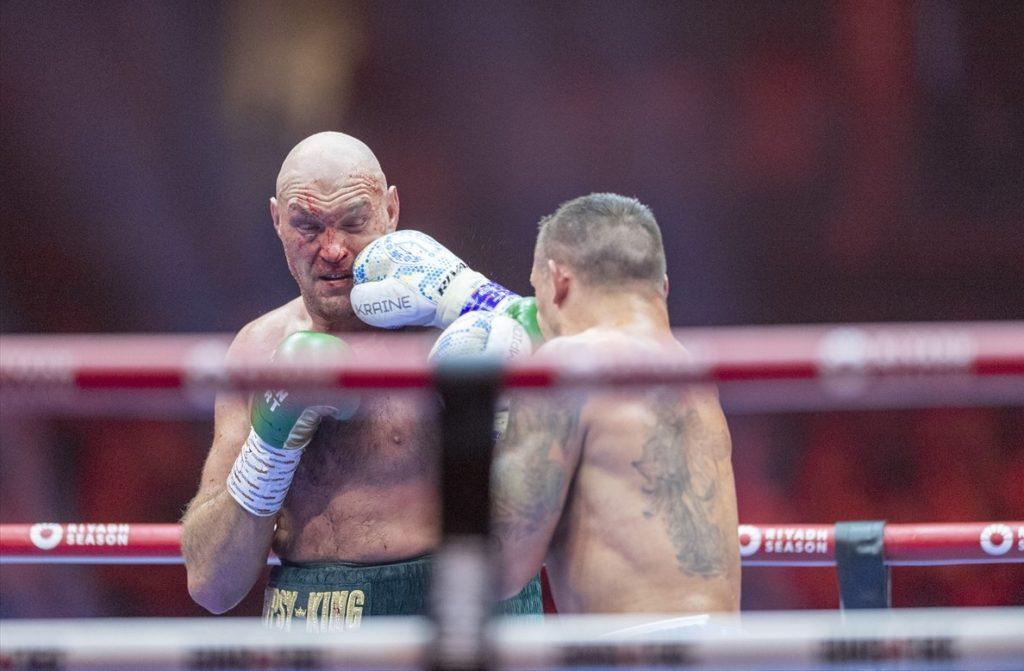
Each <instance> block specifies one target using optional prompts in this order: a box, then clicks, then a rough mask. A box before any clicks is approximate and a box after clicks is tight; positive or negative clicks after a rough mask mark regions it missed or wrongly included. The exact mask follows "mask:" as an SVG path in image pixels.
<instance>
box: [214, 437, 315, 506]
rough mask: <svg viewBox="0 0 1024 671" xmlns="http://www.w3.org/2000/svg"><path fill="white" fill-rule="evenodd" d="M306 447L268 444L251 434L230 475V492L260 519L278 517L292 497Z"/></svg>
mask: <svg viewBox="0 0 1024 671" xmlns="http://www.w3.org/2000/svg"><path fill="white" fill-rule="evenodd" d="M302 451H303V448H301V447H300V448H298V449H282V448H278V447H274V446H272V445H268V444H267V443H266V442H264V441H263V439H261V438H260V437H259V436H257V435H256V432H255V431H249V437H248V438H246V439H245V445H243V446H242V451H241V452H239V454H238V458H237V459H235V465H234V466H232V467H231V473H230V474H228V492H230V493H231V497H232V498H233V499H235V501H237V502H238V505H240V506H242V507H243V508H245V509H246V510H248V511H249V512H250V513H252V514H253V515H257V516H259V517H270V516H271V515H275V514H277V511H279V510H280V509H281V505H282V504H283V503H284V497H285V496H287V495H288V488H289V487H291V484H292V478H293V477H294V476H295V469H297V468H298V467H299V459H300V458H301V457H302Z"/></svg>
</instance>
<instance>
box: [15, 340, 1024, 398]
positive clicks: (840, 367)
mask: <svg viewBox="0 0 1024 671" xmlns="http://www.w3.org/2000/svg"><path fill="white" fill-rule="evenodd" d="M676 335H677V337H678V339H679V340H680V341H681V342H683V343H684V344H686V345H687V347H688V348H689V350H690V354H689V355H686V356H683V355H680V356H678V357H666V356H659V357H657V358H655V359H651V358H646V359H639V358H627V359H623V358H621V357H603V358H594V357H586V358H582V357H581V358H572V357H570V358H568V359H566V357H564V355H560V359H559V360H557V361H556V360H552V359H545V358H543V357H541V358H534V359H531V360H528V361H525V362H520V363H515V364H513V365H512V366H511V367H510V368H509V370H508V372H507V375H506V383H507V385H508V386H511V387H551V386H563V385H581V384H637V385H649V384H657V383H684V382H733V381H799V380H823V381H837V380H840V381H846V382H849V381H850V380H856V379H861V380H864V379H867V380H877V379H880V378H887V379H893V378H898V379H903V380H906V379H907V378H920V377H922V376H924V377H928V378H929V379H931V378H933V377H935V376H943V377H951V376H967V377H969V378H974V379H977V378H994V377H1012V378H1013V380H1014V382H1015V386H1014V388H1013V393H1016V394H1019V395H1020V398H1021V399H1024V380H1022V379H1020V378H1024V322H992V323H966V324H956V323H950V324H895V325H878V324H874V325H843V326H777V327H742V328H723V329H679V330H677V331H676ZM350 340H352V342H353V344H357V343H359V342H364V343H366V346H367V348H368V349H369V350H371V351H370V352H368V354H367V355H366V356H362V355H361V356H360V357H359V359H358V360H354V361H352V362H349V363H346V364H344V365H333V366H318V367H313V366H297V365H291V366H285V365H280V364H271V363H268V362H266V361H244V362H238V364H237V365H231V366H228V365H225V364H224V362H223V355H224V353H225V351H226V347H227V343H228V340H227V339H226V338H225V337H223V336H38V335H33V336H2V337H0V383H2V384H3V385H4V387H5V388H6V389H9V390H14V389H17V390H26V389H51V390H52V389H78V390H93V389H106V390H111V389H120V390H125V389H148V390H167V389H185V388H188V389H197V388H200V389H202V388H207V389H208V388H217V389H225V388H231V389H244V390H255V389H263V388H266V387H268V386H271V387H273V386H287V385H290V386H292V387H294V386H296V385H299V386H302V385H306V386H315V387H346V388H416V387H426V386H429V385H430V384H431V383H432V369H431V367H429V366H428V365H427V364H426V363H425V358H426V357H425V353H426V348H427V347H428V346H429V340H427V341H426V344H425V341H424V339H423V338H422V337H419V338H417V337H415V336H412V337H410V336H401V335H398V336H396V337H395V338H392V339H390V340H389V341H388V343H387V345H386V346H384V345H382V344H381V342H380V340H379V339H378V340H372V339H368V338H367V337H366V336H355V335H354V336H352V337H351V338H350ZM373 351H375V352H376V356H374V355H373Z"/></svg>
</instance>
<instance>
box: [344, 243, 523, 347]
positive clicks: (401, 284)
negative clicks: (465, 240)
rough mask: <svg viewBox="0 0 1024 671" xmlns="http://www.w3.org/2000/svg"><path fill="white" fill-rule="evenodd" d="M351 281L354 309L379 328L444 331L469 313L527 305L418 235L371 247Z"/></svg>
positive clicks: (363, 253) (358, 259)
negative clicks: (415, 327) (429, 327)
mask: <svg viewBox="0 0 1024 671" xmlns="http://www.w3.org/2000/svg"><path fill="white" fill-rule="evenodd" d="M352 278H353V283H354V286H353V287H352V294H351V299H352V309H353V310H354V311H355V313H356V316H357V317H359V319H360V320H362V321H363V322H365V323H367V324H369V325H370V326H376V327H378V328H388V329H394V328H399V327H402V326H434V327H436V328H445V327H447V326H449V325H450V324H451V323H452V322H454V321H455V320H456V319H457V318H458V317H459V315H462V314H465V313H467V312H471V311H473V310H497V311H499V312H505V311H508V309H509V308H510V307H511V306H512V304H513V303H517V302H521V301H525V300H527V299H523V298H522V297H521V296H519V295H517V294H514V293H512V292H511V291H509V290H508V289H506V288H505V287H503V286H501V285H500V284H496V283H494V282H491V281H490V280H488V279H487V278H486V277H484V276H483V275H481V274H480V273H478V272H475V271H473V270H470V268H469V267H468V266H467V265H466V264H465V262H464V261H462V259H460V258H459V257H457V256H455V255H454V254H452V253H451V252H450V251H448V250H447V249H446V248H445V247H444V246H443V245H441V244H440V243H439V242H437V241H436V240H434V239H433V238H432V237H430V236H429V235H426V234H424V233H420V232H419V231H410V230H401V231H395V232H394V233H389V234H388V235H385V236H383V237H380V238H377V239H376V240H374V241H373V242H371V243H370V244H369V245H367V246H366V247H365V248H364V249H363V251H361V252H360V253H359V256H357V257H356V260H355V263H354V264H353V266H352Z"/></svg>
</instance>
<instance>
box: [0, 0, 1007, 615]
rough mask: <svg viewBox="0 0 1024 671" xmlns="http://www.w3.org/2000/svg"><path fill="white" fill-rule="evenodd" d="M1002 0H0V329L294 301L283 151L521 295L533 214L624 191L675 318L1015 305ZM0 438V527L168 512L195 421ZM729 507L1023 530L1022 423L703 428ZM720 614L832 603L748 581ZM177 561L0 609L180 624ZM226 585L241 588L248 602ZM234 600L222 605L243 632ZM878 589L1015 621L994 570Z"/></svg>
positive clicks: (106, 424)
mask: <svg viewBox="0 0 1024 671" xmlns="http://www.w3.org/2000/svg"><path fill="white" fill-rule="evenodd" d="M1022 36H1024V3H1020V2H1016V1H1010V2H969V1H966V0H964V1H960V2H956V1H940V0H919V1H916V2H915V1H911V0H894V1H873V0H872V1H869V0H836V1H834V2H827V3H822V2H816V1H789V2H773V1H750V2H700V3H697V2H682V3H670V2H640V3H637V2H622V1H604V0H602V1H594V2H585V3H584V2H579V3H568V2H566V3H563V2H555V3H539V2H474V1H465V2H460V1H453V2H382V3H375V2H374V3H362V2H343V1H324V2H308V1H295V2H286V1H284V0H221V1H215V2H170V1H157V0H153V1H146V2H141V1H140V2H136V1H131V0H124V1H120V2H111V1H103V0H101V1H99V2H62V3H40V2H34V1H22V0H4V2H3V3H2V4H0V98H2V99H0V115H2V116H0V145H2V147H0V152H2V180H3V181H2V184H3V201H2V202H3V210H4V218H3V219H4V221H3V225H2V226H0V330H2V332H3V333H36V332H45V333H57V332H168V331H170V332H182V331H234V330H237V329H238V328H239V327H240V326H241V325H243V324H244V323H246V322H247V321H249V320H251V319H252V318H254V317H255V316H257V315H259V314H261V313H263V312H265V311H266V310H268V309H270V308H273V307H276V306H278V305H280V304H282V303H284V302H286V301H287V300H289V299H290V298H292V297H294V296H295V295H296V294H297V292H296V288H295V285H294V283H293V281H292V280H291V278H290V277H289V275H288V272H287V268H286V267H285V264H284V260H283V256H282V254H281V250H280V246H279V243H278V241H277V238H276V237H275V235H274V234H273V231H272V228H271V225H270V219H269V216H268V213H267V199H268V198H269V196H271V195H272V193H273V188H274V179H275V177H276V173H277V169H278V167H279V165H280V161H281V159H282V158H283V157H284V155H285V154H286V153H287V151H288V150H289V149H290V148H291V146H292V145H294V144H295V143H296V142H297V141H298V140H300V139H301V138H302V137H304V136H306V135H308V134H310V133H312V132H315V131H318V130H324V129H337V130H343V131H346V132H348V133H351V134H353V135H355V136H357V137H359V138H360V139H362V140H364V141H365V142H366V143H367V144H369V145H370V146H371V147H372V148H373V149H374V151H375V152H376V153H377V155H378V157H379V158H380V161H381V164H382V165H383V167H384V170H385V173H386V174H387V176H388V179H389V181H390V182H391V183H393V184H395V185H397V186H398V189H399V193H400V195H401V202H402V217H401V225H402V226H404V227H406V228H416V229H421V230H423V231H425V232H427V233H430V234H431V235H434V236H435V237H437V238H438V239H439V240H441V241H442V242H445V243H447V244H449V245H450V246H451V247H452V249H454V250H455V251H456V252H457V253H459V254H460V255H461V256H462V257H463V258H464V259H465V260H466V261H467V262H468V263H469V264H470V265H471V266H472V267H474V268H476V269H478V270H480V271H482V272H483V273H485V274H486V275H488V276H490V277H492V278H495V279H497V280H499V281H501V282H502V283H504V284H506V285H508V286H510V287H511V288H513V289H515V290H518V291H520V292H528V291H529V284H528V279H527V278H528V274H529V265H530V259H531V252H532V243H533V239H534V231H535V227H536V222H537V220H538V219H539V218H540V217H541V216H542V215H544V214H547V213H549V212H551V211H553V210H554V209H555V207H556V206H557V205H558V204H559V203H560V202H562V201H564V200H567V199H569V198H572V197H575V196H578V195H581V194H584V193H588V192H592V191H615V192H619V193H623V194H627V195H634V196H636V197H638V198H639V199H640V200H642V201H644V202H645V203H647V204H649V205H650V206H651V207H652V208H653V210H654V212H655V214H656V216H657V217H658V219H659V221H660V223H661V226H662V230H663V233H664V239H665V246H666V252H667V255H668V258H669V276H670V280H671V285H672V292H671V295H670V297H669V303H670V311H671V315H672V319H673V323H674V324H675V325H678V326H687V325H733V324H781V323H786V324H789V323H823V322H851V321H948V320H1000V319H1021V318H1024V281H1022V279H1021V277H1022V271H1021V268H1024V38H1022ZM3 415H4V416H3V418H2V421H0V439H2V449H0V484H2V487H0V522H36V521H96V522H171V521H175V520H177V518H178V517H179V515H180V513H181V511H182V507H183V506H184V505H185V503H186V502H187V501H188V499H189V498H190V497H191V496H192V494H193V493H194V491H195V488H196V486H197V483H198V478H199V470H200V467H201V464H202V460H203V457H204V456H205V453H206V450H207V449H208V447H209V443H210V439H211V423H210V422H208V421H189V422H182V421H169V420H140V419H131V420H124V419H121V418H90V419H82V418H57V419H52V420H49V419H28V418H18V417H11V416H9V415H10V413H7V412H5V413H3ZM730 425H731V427H732V430H733V435H734V450H735V452H734V454H735V455H736V458H735V462H736V469H737V480H738V487H739V503H740V512H741V520H742V521H746V522H752V523H757V522H832V521H835V520H841V519H888V520H889V521H892V522H933V521H973V520H979V521H980V520H987V519H1000V518H1002V519H1020V518H1021V517H1024V515H1022V513H1024V411H1022V409H1021V408H983V409H979V408H938V409H930V410H914V411H906V410H893V411H884V412H882V411H871V412H828V413H814V414H810V413H807V414H803V413H788V414H779V415H764V416H761V415H758V416H751V415H747V416H736V417H731V418H730ZM744 578H745V584H744V590H745V592H744V600H743V601H744V607H746V608H801V607H835V606H836V605H837V603H838V595H837V590H836V586H835V578H834V572H833V571H831V570H825V569H822V570H818V569H812V570H808V569H801V570H780V569H770V568H760V569H748V570H747V571H745V574H744ZM184 585H185V581H184V570H183V569H182V568H181V567H160V568H131V567H57V568H41V567H11V566H3V567H2V585H0V616H25V615H33V616H67V615H93V614H96V615H118V614H130V615H184V614H197V613H199V612H200V610H199V609H198V607H196V606H194V605H193V604H192V603H191V601H190V600H189V598H188V596H187V594H186V592H185V587H184ZM257 591H258V590H257ZM258 597H259V595H258V594H256V595H253V598H250V599H249V600H247V601H246V602H245V603H244V604H243V605H242V606H240V607H239V609H238V610H237V611H236V612H237V613H239V614H251V613H255V612H257V609H258V601H259V598H258ZM894 602H895V604H896V605H898V606H910V605H997V604H1024V569H1022V568H1021V567H1019V566H1010V565H1007V566H988V567H985V566H970V567H956V568H947V569H920V568H917V569H900V570H898V571H897V572H896V575H895V589H894Z"/></svg>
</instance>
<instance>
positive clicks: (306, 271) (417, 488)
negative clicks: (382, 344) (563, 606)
mask: <svg viewBox="0 0 1024 671" xmlns="http://www.w3.org/2000/svg"><path fill="white" fill-rule="evenodd" d="M270 217H271V220H272V222H273V226H274V230H275V232H276V233H277V236H278V238H279V239H280V240H281V245H282V247H283V249H284V256H285V260H286V261H287V264H288V268H289V270H290V271H291V274H292V276H293V277H294V278H295V282H296V283H297V284H298V288H299V294H300V295H299V296H298V297H297V298H295V299H294V300H292V301H290V302H288V303H286V304H284V305H282V306H281V307H279V308H277V309H275V310H272V311H270V312H268V313H266V314H264V315H263V316H261V317H259V318H257V319H255V320H254V321H252V322H251V323H249V324H248V325H246V326H245V327H244V328H242V330H241V331H240V332H239V333H238V335H237V337H236V338H235V340H234V342H233V343H232V345H231V348H230V350H229V353H228V357H229V360H234V361H246V360H254V359H255V360H267V359H271V358H276V359H280V360H286V361H296V362H317V361H337V360H343V359H344V358H345V357H348V356H354V355H358V352H352V351H350V349H349V347H348V346H347V345H346V344H345V343H344V336H345V334H346V333H349V332H354V331H367V330H369V329H370V327H369V326H367V325H365V324H363V323H362V322H361V321H360V320H359V319H357V318H356V316H355V314H354V312H353V307H352V301H351V300H350V292H351V290H352V285H353V277H352V275H353V262H354V259H355V258H356V256H357V255H358V254H359V253H360V251H362V250H363V248H364V247H366V246H367V245H368V244H369V243H371V242H372V241H374V240H375V239H377V238H379V237H381V236H383V235H385V234H388V233H391V232H393V231H394V230H395V229H396V227H397V225H398V218H399V200H398V191H397V190H396V188H395V187H394V186H389V185H388V183H387V181H386V179H385V177H384V173H383V171H382V170H381V167H380V164H379V163H378V161H377V158H376V157H375V156H374V154H373V152H372V151H371V150H370V149H369V147H367V146H366V145H365V144H363V143H362V142H360V141H359V140H357V139H355V138H353V137H350V136H348V135H344V134H342V133H318V134H316V135H313V136H311V137H309V138H306V139H305V140H303V141H302V142H300V143H299V144H298V145H297V146H296V147H295V148H294V149H292V151H291V152H290V153H289V154H288V156H287V157H286V158H285V160H284V163H283V164H282V166H281V170H280V173H279V175H278V178H277V189H276V195H275V196H274V197H272V198H271V199H270ZM430 421H432V418H431V417H430V416H429V415H428V416H423V415H422V413H421V412H420V411H419V409H418V406H416V405H415V404H414V403H413V402H411V401H409V400H406V399H400V398H397V397H394V396H390V395H387V394H383V393H382V394H377V395H373V396H370V397H364V398H362V399H356V398H353V397H352V396H331V395H324V396H322V397H321V398H316V399H310V398H305V399H303V398H299V397H298V396H297V395H295V394H290V393H289V392H288V390H268V391H267V392H266V393H265V394H256V395H254V396H253V397H252V398H251V399H250V398H245V397H243V396H240V395H237V394H222V395H221V396H219V397H218V399H217V402H216V408H215V417H214V441H213V446H212V448H211V449H210V453H209V455H208V457H207V460H206V464H205V466H204V468H203V473H202V480H201V483H200V486H199V492H198V493H197V494H196V496H195V498H194V499H193V500H192V502H191V503H190V504H189V506H188V509H187V512H186V513H185V516H184V518H183V520H182V523H183V536H182V552H183V554H184V556H185V564H186V568H187V571H188V589H189V593H190V594H191V595H192V597H193V598H194V599H195V600H196V602H198V603H199V604H200V605H202V606H204V607H205V608H207V609H208V610H210V611H212V612H215V613H222V612H225V611H227V610H229V609H231V608H232V607H234V606H235V605H236V604H237V603H238V602H239V601H241V599H242V598H243V597H244V596H245V595H246V594H247V593H248V592H249V590H250V589H251V588H252V586H253V585H254V584H255V583H256V581H257V579H258V578H259V576H260V575H261V572H262V570H263V568H264V566H265V565H266V558H267V554H268V552H269V551H270V550H271V549H273V550H274V552H276V553H277V555H278V556H279V557H280V558H281V560H282V566H280V567H275V568H274V570H273V571H272V573H271V579H270V584H269V586H268V588H267V590H266V592H265V604H264V620H265V622H266V623H267V624H268V625H270V626H272V627H277V628H282V629H291V628H295V627H299V628H303V627H304V628H306V629H311V630H345V629H351V628H354V627H357V626H358V625H359V622H360V620H361V618H362V617H363V616H364V615H378V614H379V615H408V614H422V613H424V612H426V610H427V602H426V599H425V596H426V594H427V584H428V581H429V574H430V559H429V556H428V553H429V552H430V551H431V550H432V549H433V548H434V547H435V546H436V544H437V541H438V530H439V518H438V515H439V510H438V493H437V479H438V474H437V461H438V459H437V452H436V449H437V446H436V444H435V439H434V435H433V433H432V428H433V427H432V426H428V427H427V429H426V430H425V429H424V423H426V422H430ZM540 608H541V604H540V595H539V586H538V585H537V584H536V583H531V585H529V586H528V587H527V588H526V589H525V590H524V591H523V593H522V594H521V595H520V596H519V597H518V598H517V599H514V600H512V601H510V602H507V603H506V604H503V606H502V610H503V612H540Z"/></svg>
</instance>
